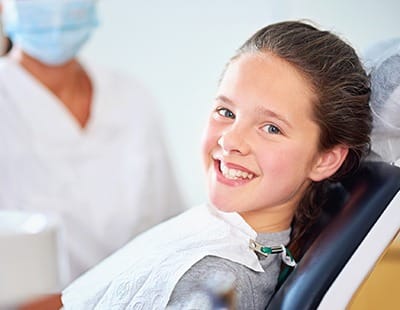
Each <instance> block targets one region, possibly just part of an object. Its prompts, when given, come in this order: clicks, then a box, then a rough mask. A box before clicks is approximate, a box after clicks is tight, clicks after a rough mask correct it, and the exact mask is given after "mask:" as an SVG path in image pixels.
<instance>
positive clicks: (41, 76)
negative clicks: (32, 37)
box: [9, 47, 83, 97]
mask: <svg viewBox="0 0 400 310" xmlns="http://www.w3.org/2000/svg"><path fill="white" fill-rule="evenodd" d="M9 57H10V58H12V59H13V60H15V61H16V62H18V63H19V64H20V65H21V66H22V67H23V68H24V69H25V70H27V71H28V72H29V73H30V74H32V75H33V76H34V77H35V78H36V79H37V80H39V81H40V82H41V83H42V84H43V85H44V86H46V88H48V89H49V90H50V91H51V92H52V93H54V94H55V95H56V96H57V97H59V95H60V94H61V93H62V92H63V91H64V89H68V88H70V87H71V85H73V84H74V81H76V77H77V76H78V75H80V74H81V72H82V70H83V69H82V67H81V66H80V64H79V63H78V62H77V61H76V60H71V61H69V62H67V63H65V64H63V65H59V66H49V65H46V64H44V63H42V62H40V61H38V60H37V59H35V58H33V57H31V56H29V55H28V54H26V53H24V52H23V51H22V50H21V49H19V48H18V47H16V48H14V49H13V50H12V51H11V52H10V55H9Z"/></svg>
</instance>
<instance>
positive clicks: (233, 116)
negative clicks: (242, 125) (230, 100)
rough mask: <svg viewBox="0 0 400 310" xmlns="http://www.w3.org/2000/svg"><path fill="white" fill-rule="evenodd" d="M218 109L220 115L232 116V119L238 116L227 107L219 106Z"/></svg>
mask: <svg viewBox="0 0 400 310" xmlns="http://www.w3.org/2000/svg"><path fill="white" fill-rule="evenodd" d="M216 111H217V113H218V115H220V116H222V117H225V118H231V119H235V118H236V116H235V114H234V113H233V112H232V111H231V110H229V109H227V108H217V109H216ZM224 112H225V113H229V114H230V115H229V116H228V115H225V113H224Z"/></svg>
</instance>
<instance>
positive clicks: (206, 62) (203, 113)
mask: <svg viewBox="0 0 400 310" xmlns="http://www.w3.org/2000/svg"><path fill="white" fill-rule="evenodd" d="M99 10H100V12H99V15H100V19H101V24H100V26H99V28H98V29H97V31H96V32H95V33H94V36H93V37H92V39H91V40H90V41H89V43H88V44H87V45H86V46H85V48H84V50H83V52H82V56H83V57H85V58H90V59H91V60H93V61H95V62H97V63H99V64H105V65H107V66H109V67H112V68H116V69H118V70H121V71H123V72H125V73H126V74H129V75H132V76H134V77H136V78H138V79H139V80H141V81H142V82H144V83H145V85H146V86H147V87H148V89H150V91H151V92H152V94H153V96H154V97H155V99H156V101H157V103H158V105H159V106H160V109H161V111H162V112H163V116H164V121H165V122H164V123H165V124H164V125H165V126H164V128H165V135H166V136H167V138H168V141H169V148H170V150H171V154H172V161H173V164H174V167H175V169H176V173H177V175H178V180H179V182H180V185H181V188H182V190H183V193H184V195H185V197H186V200H187V205H188V206H192V205H195V204H198V203H201V202H204V201H205V199H206V195H205V194H206V193H205V186H204V181H203V175H202V173H203V172H202V162H201V157H200V139H201V136H202V130H203V124H204V121H205V119H206V117H207V116H208V112H209V109H210V104H211V102H212V100H213V97H214V94H215V90H216V86H217V82H218V79H219V75H220V73H221V71H222V69H223V67H224V65H225V63H226V62H227V60H228V59H229V57H230V56H231V55H232V54H233V52H234V51H235V49H236V48H238V47H239V45H240V44H241V43H242V42H243V41H244V40H245V39H246V38H247V37H248V36H250V35H251V34H252V33H253V32H255V31H256V30H257V29H258V28H261V27H263V26H264V25H266V24H269V23H272V22H276V21H280V20H286V19H310V20H312V21H314V22H315V23H316V24H317V25H320V26H321V27H323V28H325V29H328V30H333V31H335V32H336V33H337V34H339V35H341V36H343V37H344V38H346V39H347V40H348V41H350V42H351V43H352V45H353V46H354V47H355V48H356V49H357V51H359V52H360V53H361V52H363V51H364V50H365V49H366V48H367V47H368V46H369V45H371V44H372V43H375V42H377V41H380V40H384V39H388V38H392V37H400V19H399V17H398V13H399V12H400V1H398V0H380V1H376V0H335V1H333V0H332V1H318V0H300V1H298V0H248V1H239V0H202V1H194V0H169V1H155V0H147V1H137V0H100V1H99Z"/></svg>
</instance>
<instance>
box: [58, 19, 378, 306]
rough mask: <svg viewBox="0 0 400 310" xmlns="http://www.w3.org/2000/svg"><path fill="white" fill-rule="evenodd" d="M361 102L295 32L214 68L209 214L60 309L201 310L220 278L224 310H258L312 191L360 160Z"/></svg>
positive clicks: (355, 71)
mask: <svg viewBox="0 0 400 310" xmlns="http://www.w3.org/2000/svg"><path fill="white" fill-rule="evenodd" d="M369 94H370V89H369V81H368V78H367V76H366V74H365V72H364V69H363V68H362V65H361V64H360V61H359V59H358V57H357V55H356V53H355V52H354V50H353V49H352V48H351V47H350V46H349V45H348V44H346V43H344V42H343V41H342V40H341V39H339V38H338V37H337V36H335V35H333V34H331V33H330V32H326V31H321V30H318V29H316V28H314V27H313V26H310V25H308V24H305V23H300V22H281V23H277V24H273V25H270V26H267V27H265V28H263V29H261V30H259V31H258V32H257V33H255V34H254V35H253V36H252V37H251V38H250V39H249V40H248V41H246V42H245V43H244V45H243V46H242V47H241V48H240V49H239V50H238V52H237V54H236V55H235V56H234V57H233V58H232V59H231V60H230V61H229V63H228V65H227V66H226V68H225V70H224V72H223V75H222V78H221V81H220V84H219V87H218V91H217V94H216V97H215V100H214V105H213V109H212V112H211V115H210V117H209V120H208V123H207V126H206V131H205V135H204V140H203V159H204V166H205V171H206V176H207V184H208V192H209V203H208V204H206V205H203V206H199V207H195V208H192V209H191V210H189V211H187V212H185V213H184V214H182V215H180V216H178V217H176V218H174V219H172V220H170V221H168V222H165V223H163V224H161V225H159V226H157V227H155V228H153V229H152V230H150V231H148V232H147V233H145V234H143V235H141V236H140V237H138V238H136V239H135V240H133V241H132V242H131V243H129V244H128V245H127V246H126V247H125V248H123V249H121V250H120V251H119V252H117V253H116V254H114V255H113V256H111V257H110V258H108V259H107V260H106V261H104V262H103V263H101V264H100V265H99V266H97V267H96V268H94V269H93V270H92V271H90V272H89V273H88V274H86V275H84V276H83V277H82V278H80V279H78V280H77V281H76V282H75V283H73V284H72V285H71V286H70V287H69V288H67V289H66V290H65V291H64V292H63V302H64V307H65V308H66V309H70V308H71V309H90V308H94V307H98V308H101V309H103V308H104V309H109V308H112V307H114V308H127V307H131V308H132V309H136V308H140V307H143V308H146V309H160V308H161V309H162V308H165V307H167V306H168V307H170V308H184V309H187V308H190V309H193V308H194V309H207V308H212V307H213V306H212V303H213V299H212V298H210V296H209V295H208V293H207V292H208V289H209V287H210V285H209V283H210V281H214V283H216V282H215V281H216V280H215V279H221V278H223V279H233V280H232V281H233V286H234V293H235V294H234V298H233V303H234V306H235V308H237V309H263V308H264V307H265V306H266V305H267V303H268V301H269V299H270V297H271V296H272V294H273V292H274V289H275V286H276V283H277V278H278V274H279V269H280V265H281V259H282V260H283V261H285V262H288V260H287V257H286V256H285V253H286V251H287V250H286V248H285V245H287V244H288V243H289V245H288V247H289V248H290V249H291V250H292V252H293V253H294V255H295V257H296V258H297V259H299V258H300V256H301V253H302V242H303V238H302V236H303V235H304V233H305V232H306V231H307V227H308V225H311V224H312V222H313V220H314V219H315V218H316V216H317V215H318V211H319V208H320V207H321V206H320V204H319V203H318V200H319V199H320V198H321V195H322V193H323V190H324V187H325V186H327V185H328V184H329V182H330V181H337V180H339V179H340V178H341V177H343V176H344V175H346V174H348V173H350V172H352V171H353V170H354V169H356V168H357V166H358V164H359V161H360V160H361V159H362V158H363V156H365V155H366V153H367V152H368V150H369V142H370V140H369V133H370V131H371V114H370V109H369V106H368V98H369ZM289 241H290V242H289ZM249 245H250V246H249ZM290 262H291V261H290V260H289V264H290ZM220 288H221V287H220ZM114 308H113V309H114ZM96 309H97V308H96Z"/></svg>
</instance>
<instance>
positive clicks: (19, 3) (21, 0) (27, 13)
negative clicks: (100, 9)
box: [3, 0, 98, 65]
mask: <svg viewBox="0 0 400 310" xmlns="http://www.w3.org/2000/svg"><path fill="white" fill-rule="evenodd" d="M3 24H4V31H5V33H6V34H7V35H9V36H10V38H11V40H12V41H13V42H14V43H15V44H16V45H18V46H20V47H21V48H22V50H23V51H24V52H25V53H27V54H28V55H30V56H31V57H33V58H35V59H37V60H39V61H41V62H43V63H45V64H47V65H62V64H64V63H66V62H68V61H69V60H71V59H73V58H74V57H75V56H76V54H77V53H78V52H79V50H80V49H81V47H82V46H83V45H84V44H85V42H86V41H87V40H88V39H89V37H90V35H91V33H92V31H93V29H94V28H95V27H96V26H97V24H98V20H97V15H96V0H3Z"/></svg>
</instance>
